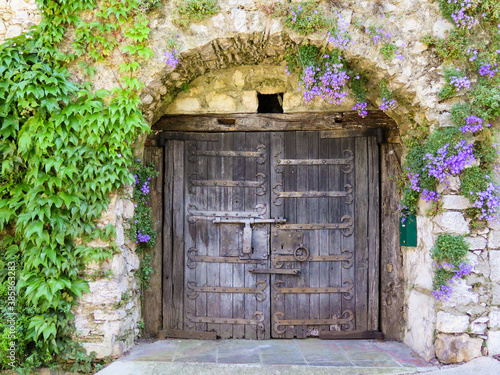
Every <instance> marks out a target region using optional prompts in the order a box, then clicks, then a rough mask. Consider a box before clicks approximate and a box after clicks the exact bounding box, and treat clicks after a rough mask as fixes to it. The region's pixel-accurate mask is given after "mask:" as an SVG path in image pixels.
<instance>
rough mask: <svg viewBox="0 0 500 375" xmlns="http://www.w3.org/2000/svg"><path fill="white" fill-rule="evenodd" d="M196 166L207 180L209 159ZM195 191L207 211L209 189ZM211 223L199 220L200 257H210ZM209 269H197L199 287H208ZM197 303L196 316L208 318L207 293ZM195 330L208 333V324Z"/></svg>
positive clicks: (199, 205) (202, 146)
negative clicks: (209, 235)
mask: <svg viewBox="0 0 500 375" xmlns="http://www.w3.org/2000/svg"><path fill="white" fill-rule="evenodd" d="M211 144H212V143H211V142H197V143H196V145H197V148H198V150H201V151H206V150H208V147H209V145H211ZM195 165H196V168H197V169H196V172H197V173H199V178H200V179H207V176H208V160H207V158H202V157H200V158H198V161H197V163H195ZM191 188H192V191H193V198H192V199H193V201H194V203H195V205H196V207H197V208H198V209H202V210H203V209H206V207H207V206H208V203H207V202H208V190H209V189H210V188H209V187H206V186H199V187H198V186H197V187H191ZM210 224H211V223H209V222H208V221H207V220H198V221H197V223H196V241H195V243H196V249H197V250H198V254H200V255H208V251H209V250H208V245H209V244H208V231H209V226H210ZM207 268H208V263H205V262H200V263H198V265H197V267H196V282H197V283H198V285H207ZM195 303H196V311H195V312H196V315H197V316H200V317H206V316H208V315H207V296H206V294H205V293H201V294H200V295H199V296H198V298H196V300H195ZM195 328H196V330H197V331H206V330H207V324H206V323H196V324H195Z"/></svg>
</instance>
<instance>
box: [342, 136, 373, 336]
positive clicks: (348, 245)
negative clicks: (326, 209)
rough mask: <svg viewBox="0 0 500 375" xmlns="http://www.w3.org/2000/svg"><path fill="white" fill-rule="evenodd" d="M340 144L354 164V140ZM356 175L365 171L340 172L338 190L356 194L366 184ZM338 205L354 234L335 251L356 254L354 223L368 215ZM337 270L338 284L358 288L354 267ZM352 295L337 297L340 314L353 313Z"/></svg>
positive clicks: (344, 201) (353, 206)
mask: <svg viewBox="0 0 500 375" xmlns="http://www.w3.org/2000/svg"><path fill="white" fill-rule="evenodd" d="M341 144H342V153H343V154H344V150H351V151H353V152H354V164H355V163H356V158H357V155H356V146H355V138H344V139H342V140H341ZM358 173H361V174H362V175H365V174H366V171H365V170H364V169H357V168H356V164H355V165H354V170H353V171H352V172H349V173H345V172H342V173H341V179H340V181H339V182H340V184H339V186H338V188H339V189H344V188H345V186H346V185H350V186H352V189H353V192H354V194H356V191H357V189H359V188H360V184H363V185H365V186H366V184H367V181H366V180H362V178H361V180H362V181H363V182H362V183H360V182H359V181H357V180H356V178H357V176H358ZM354 196H355V195H354ZM361 199H365V200H367V197H366V196H363V197H362V198H361ZM339 203H340V204H341V206H342V207H343V208H342V212H343V215H349V216H350V217H351V218H352V219H353V220H354V233H353V234H352V235H350V236H343V235H342V236H340V237H341V246H340V247H339V248H338V249H337V251H340V252H341V251H343V250H344V249H347V250H349V251H351V252H352V253H353V254H356V252H357V247H356V230H357V227H356V222H357V220H358V217H359V216H364V217H365V219H364V220H365V221H366V216H367V214H368V213H367V212H366V211H365V212H363V211H361V212H358V211H356V209H357V207H355V203H354V202H353V203H351V204H347V200H346V199H343V200H341V201H340V202H339ZM353 257H355V255H353ZM339 268H340V272H341V274H342V278H341V281H340V283H341V284H342V285H343V286H344V283H345V282H348V281H350V282H353V284H354V288H358V286H357V284H356V277H355V275H356V272H357V271H356V270H357V268H356V267H355V265H354V266H352V267H348V268H345V267H343V265H342V264H339ZM364 283H365V284H366V280H365V281H364ZM361 288H363V287H361ZM364 289H365V290H366V287H364ZM353 294H354V296H353V298H351V299H347V298H344V296H339V297H340V300H341V304H342V313H344V312H347V311H352V312H353V313H355V310H356V306H357V303H358V301H357V299H356V297H355V295H356V292H354V293H353ZM365 298H366V297H365ZM352 328H353V329H355V327H352Z"/></svg>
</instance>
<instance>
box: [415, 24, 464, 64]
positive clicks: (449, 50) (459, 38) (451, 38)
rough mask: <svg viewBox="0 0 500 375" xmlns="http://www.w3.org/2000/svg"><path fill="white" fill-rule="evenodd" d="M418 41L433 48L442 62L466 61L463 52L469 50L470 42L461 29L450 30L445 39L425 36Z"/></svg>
mask: <svg viewBox="0 0 500 375" xmlns="http://www.w3.org/2000/svg"><path fill="white" fill-rule="evenodd" d="M420 40H421V42H422V43H425V44H426V45H427V46H429V47H434V48H435V50H436V53H437V54H438V56H439V57H441V58H442V59H443V60H447V61H452V60H458V61H460V62H465V61H467V55H466V54H464V51H467V49H468V48H469V44H470V41H469V38H468V35H467V33H466V32H465V31H464V30H462V29H455V30H452V31H451V32H450V33H449V35H448V37H447V38H446V39H440V38H437V37H435V36H432V35H425V36H424V37H422V38H421V39H420Z"/></svg>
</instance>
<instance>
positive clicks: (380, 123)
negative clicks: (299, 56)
mask: <svg viewBox="0 0 500 375" xmlns="http://www.w3.org/2000/svg"><path fill="white" fill-rule="evenodd" d="M367 127H383V128H388V129H390V128H394V129H395V128H397V125H396V122H395V121H394V120H393V119H391V118H390V117H388V116H387V115H386V114H385V113H383V112H382V111H370V112H369V114H368V116H366V117H365V118H361V117H360V116H359V115H358V114H357V112H342V113H291V114H270V113H269V114H267V113H266V114H255V113H253V114H252V113H245V114H231V115H194V116H193V115H190V116H187V115H170V116H163V117H162V118H161V119H160V120H159V121H158V122H157V123H156V124H154V125H153V130H170V131H190V132H196V131H204V132H221V131H223V132H224V131H292V130H293V131H299V130H304V131H308V130H333V129H364V128H367Z"/></svg>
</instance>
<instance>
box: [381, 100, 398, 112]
mask: <svg viewBox="0 0 500 375" xmlns="http://www.w3.org/2000/svg"><path fill="white" fill-rule="evenodd" d="M395 107H396V99H392V100H389V99H386V98H382V104H380V106H379V108H380V109H381V110H382V111H387V110H389V109H393V108H395Z"/></svg>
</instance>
